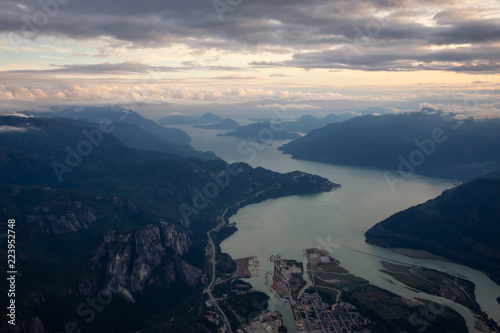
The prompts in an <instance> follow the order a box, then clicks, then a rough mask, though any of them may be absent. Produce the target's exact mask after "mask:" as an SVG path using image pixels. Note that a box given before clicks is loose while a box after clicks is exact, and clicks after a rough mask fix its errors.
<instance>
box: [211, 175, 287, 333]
mask: <svg viewBox="0 0 500 333" xmlns="http://www.w3.org/2000/svg"><path fill="white" fill-rule="evenodd" d="M279 188H281V184H280V183H276V184H275V185H273V186H271V187H270V188H268V189H266V190H262V191H260V192H257V193H256V194H255V195H254V196H253V197H252V198H248V199H243V200H240V201H238V202H237V203H235V204H233V205H231V206H230V207H227V208H226V209H224V212H223V213H222V214H221V216H220V218H219V219H220V222H219V224H217V226H216V227H215V228H213V229H211V230H210V231H208V232H207V237H208V245H207V249H209V248H210V249H211V250H207V251H206V252H207V253H209V254H210V256H211V258H210V262H211V264H212V278H211V279H210V283H209V284H208V286H207V288H205V293H206V294H207V295H208V297H209V299H210V301H211V302H212V303H213V304H214V305H215V307H216V308H217V310H218V311H219V312H220V314H221V315H222V319H223V320H224V324H225V325H226V332H229V333H232V330H231V324H230V323H229V320H228V319H227V316H226V314H225V313H224V311H223V310H222V308H221V307H220V305H219V302H217V300H216V299H215V297H214V295H213V294H212V291H213V289H214V284H215V255H216V249H215V244H214V241H213V240H212V236H210V234H211V233H212V231H219V230H220V228H221V227H223V226H225V225H226V223H227V221H226V220H225V216H226V213H227V211H228V210H229V209H231V208H234V207H238V206H239V205H240V204H241V203H243V202H245V201H248V200H251V199H255V198H256V197H258V196H259V195H261V194H262V193H265V192H268V191H271V190H277V189H279Z"/></svg>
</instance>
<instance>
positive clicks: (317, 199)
mask: <svg viewBox="0 0 500 333" xmlns="http://www.w3.org/2000/svg"><path fill="white" fill-rule="evenodd" d="M182 129H184V130H186V132H188V133H189V134H190V135H191V136H192V138H193V146H194V147H195V148H197V149H200V150H212V151H214V152H215V153H216V154H217V155H218V156H220V157H221V158H223V159H225V160H226V161H243V162H247V163H249V164H250V165H252V166H262V167H265V168H268V169H271V170H274V171H279V172H289V171H294V170H300V171H304V172H309V173H312V174H317V175H320V176H323V177H326V178H328V179H330V180H331V181H333V182H335V183H339V184H341V185H342V188H341V189H339V190H337V191H336V192H331V193H322V194H315V195H299V196H292V197H286V198H280V199H273V200H267V201H265V202H262V203H259V204H255V205H250V206H247V207H244V208H243V209H241V210H239V211H238V213H237V214H236V215H234V216H233V217H231V219H230V221H232V222H236V223H237V226H238V228H239V231H238V232H237V233H235V234H234V235H233V236H231V237H230V238H228V239H227V240H225V241H224V242H223V243H222V244H221V247H222V250H223V251H224V252H227V253H229V254H230V255H231V256H232V257H233V258H241V257H248V256H257V257H258V259H259V260H260V265H261V267H260V270H259V271H260V273H259V276H256V277H252V278H251V279H250V280H249V282H250V283H252V285H253V286H254V287H255V288H257V289H260V290H262V291H264V292H267V293H268V294H270V295H271V297H273V295H272V293H271V292H270V284H266V279H265V272H267V271H272V269H273V266H272V263H271V262H269V256H270V255H271V254H276V253H278V252H279V253H280V254H282V255H283V257H284V258H291V259H298V260H301V259H302V250H303V249H305V248H310V247H322V248H326V249H327V250H329V251H332V252H333V253H332V255H333V257H335V258H336V259H338V260H340V262H341V264H342V266H343V267H345V268H346V269H348V270H349V271H351V272H352V273H353V274H355V275H358V276H361V277H362V278H364V279H366V280H368V281H370V283H372V284H374V285H376V286H378V287H381V288H384V289H387V290H389V291H391V292H393V293H396V294H398V295H401V296H404V297H407V298H412V297H414V296H417V297H420V298H426V299H429V300H434V301H437V300H439V298H437V297H435V296H430V295H427V296H425V295H424V294H422V293H419V294H418V295H417V294H416V293H414V292H412V291H410V290H408V289H406V288H404V285H402V284H401V283H399V282H397V281H394V279H392V278H390V277H389V276H387V275H385V274H383V273H381V272H380V271H379V269H381V264H380V260H381V259H380V257H383V258H388V259H393V260H397V261H399V262H403V263H410V264H416V265H420V266H424V267H428V268H433V269H437V270H440V271H443V272H446V273H449V274H452V275H459V276H463V277H466V278H467V279H469V280H470V281H472V282H474V283H475V284H476V297H477V300H478V302H479V304H480V305H481V307H482V309H483V311H485V312H487V313H488V315H489V316H490V317H492V318H493V319H495V320H497V321H500V305H499V304H498V303H497V302H496V297H499V296H500V286H498V285H496V284H495V283H494V282H492V281H491V280H490V279H489V278H488V277H487V276H485V275H484V274H483V273H481V272H479V271H476V270H474V269H471V268H468V267H465V266H461V265H457V264H453V263H445V262H441V261H434V260H422V259H413V258H409V257H406V256H403V255H400V254H397V253H394V252H392V251H391V250H389V249H383V248H379V247H376V246H372V245H369V244H366V243H365V238H364V236H363V234H364V233H365V232H366V231H367V230H368V229H369V228H370V227H372V226H373V225H374V224H376V223H377V222H379V221H381V220H383V219H385V218H387V217H389V216H390V215H392V214H394V213H396V212H398V211H400V210H403V209H406V208H408V207H411V206H414V205H417V204H419V203H422V202H425V201H427V200H429V199H432V198H434V197H436V196H438V195H439V194H441V192H442V191H443V190H445V189H448V188H451V187H453V186H454V185H455V184H456V182H454V181H451V180H444V179H432V178H427V177H421V176H412V177H410V178H408V179H406V180H405V181H404V182H401V183H398V184H397V185H396V188H395V190H394V191H391V189H390V188H389V186H388V185H387V183H386V180H385V177H384V171H381V170H377V169H370V168H358V167H345V166H333V165H326V164H321V163H314V162H307V161H299V160H294V159H291V158H290V156H288V155H283V154H282V153H281V152H280V151H278V150H277V147H279V146H281V145H282V144H283V143H284V141H279V142H278V141H275V142H273V143H272V146H265V147H264V149H262V148H263V147H258V148H260V149H262V150H258V149H257V148H255V158H252V157H253V154H250V153H248V152H247V153H244V154H240V153H238V147H239V146H240V148H241V145H244V144H247V142H245V140H244V139H239V138H233V137H217V136H215V134H217V133H223V132H224V131H207V130H195V129H191V128H189V127H183V128H182ZM246 147H247V148H248V147H249V146H248V145H247V146H246ZM240 151H241V149H240ZM395 155H396V156H395V157H397V154H395ZM383 277H384V278H383ZM387 278H388V279H390V280H393V281H394V282H395V283H394V284H391V283H389V282H388V281H387ZM443 302H445V304H447V305H449V306H450V307H452V308H453V309H454V310H456V311H457V312H459V313H460V314H462V315H463V316H464V318H465V319H466V321H467V324H468V327H469V331H471V332H474V331H476V330H475V329H474V327H473V324H474V320H473V317H472V315H471V313H470V311H469V310H468V309H466V308H464V307H463V306H460V305H458V304H456V303H451V302H449V301H447V300H443ZM271 308H276V309H280V310H282V311H284V309H283V306H282V305H281V304H280V303H278V302H277V301H273V300H272V301H271ZM284 312H285V319H286V323H287V327H288V328H289V331H290V332H294V331H295V330H294V325H293V318H292V317H291V313H290V311H288V312H287V311H284Z"/></svg>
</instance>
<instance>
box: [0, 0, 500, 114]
mask: <svg viewBox="0 0 500 333" xmlns="http://www.w3.org/2000/svg"><path fill="white" fill-rule="evenodd" d="M499 70H500V0H495V1H490V0H487V1H464V0H419V1H412V0H367V1H359V0H336V1H329V0H307V1H298V0H271V1H269V0H268V1H263V0H189V1H188V0H161V1H159V0H146V1H137V0H134V1H131V0H106V1H97V0H85V1H82V0H80V1H77V0H24V1H14V0H2V1H1V2H0V104H1V106H0V110H17V109H26V108H44V107H46V106H48V105H62V104H75V105H76V104H86V105H92V104H97V105H103V104H120V105H124V106H129V107H130V108H132V109H141V108H142V109H151V110H156V111H157V113H158V115H168V114H179V113H184V114H185V113H189V112H194V113H201V112H202V111H204V110H222V111H226V112H236V111H238V110H239V111H250V112H252V111H254V112H256V113H258V112H259V110H260V111H262V110H269V109H272V108H281V109H289V110H296V111H300V112H303V113H313V114H314V113H317V114H321V113H331V112H335V113H341V112H348V111H359V110H362V109H364V108H367V107H383V108H387V109H389V110H393V111H397V110H405V109H413V108H420V107H422V106H424V105H425V106H432V107H436V108H440V109H451V110H466V111H470V112H475V113H478V114H484V115H491V114H496V113H497V112H498V113H500V103H499V102H500V101H499V99H498V96H499V91H500V90H499V89H500V75H499V74H498V73H499Z"/></svg>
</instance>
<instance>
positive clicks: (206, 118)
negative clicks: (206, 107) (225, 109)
mask: <svg viewBox="0 0 500 333" xmlns="http://www.w3.org/2000/svg"><path fill="white" fill-rule="evenodd" d="M223 120H224V118H222V117H219V116H218V115H216V114H213V113H211V112H207V113H205V114H203V115H201V116H184V115H175V116H167V117H163V118H161V119H158V121H157V122H158V123H159V124H162V125H197V124H212V123H218V122H221V121H223Z"/></svg>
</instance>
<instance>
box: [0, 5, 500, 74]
mask: <svg viewBox="0 0 500 333" xmlns="http://www.w3.org/2000/svg"><path fill="white" fill-rule="evenodd" d="M58 1H60V2H61V3H62V2H67V0H64V1H62V0H40V1H33V2H23V3H20V2H18V1H14V0H3V1H2V2H1V3H0V31H3V32H7V33H17V34H20V35H21V36H24V37H27V38H36V37H37V36H41V35H50V36H56V37H58V38H61V37H65V38H73V39H92V38H97V37H102V36H106V37H112V38H114V39H115V40H117V41H122V42H126V43H128V44H127V45H128V47H132V48H135V47H159V46H168V45H172V44H173V43H183V44H187V45H188V46H190V47H191V48H192V49H193V50H196V51H198V52H203V51H205V50H209V49H213V48H217V49H221V50H227V51H244V52H257V51H269V52H276V53H294V54H295V56H294V57H293V59H292V60H290V61H285V62H281V63H279V64H274V63H255V64H254V65H260V66H263V65H265V66H293V67H304V68H317V67H318V68H331V69H345V68H353V69H361V70H416V69H423V68H427V67H428V68H429V69H434V68H439V69H445V70H454V71H472V72H478V71H489V70H494V69H495V68H496V66H497V61H498V59H497V58H498V56H496V55H495V53H496V54H499V53H500V52H499V51H500V50H499V49H498V48H497V47H493V46H489V45H493V44H494V43H497V42H498V41H499V40H500V22H499V20H498V18H491V17H487V16H484V17H483V16H482V15H483V14H482V12H481V10H479V9H477V8H475V6H474V3H472V2H470V3H467V1H461V0H445V1H437V0H435V1H434V0H423V1H418V2H416V1H410V0H366V1H361V0H340V1H325V0H309V1H299V0H274V1H264V0H252V1H250V0H243V1H242V2H241V5H239V6H236V7H232V6H230V5H228V2H227V1H226V0H215V1H212V0H190V1H185V0H161V1H160V0H149V1H136V0H134V1H132V0H108V1H97V0H86V1H75V0H73V1H69V2H68V3H67V4H59V3H58ZM214 3H215V4H217V3H219V4H220V3H223V4H226V5H225V7H224V6H222V7H219V11H218V10H217V9H216V7H215V6H214ZM233 3H235V2H233ZM40 4H50V5H47V6H41V5H40ZM54 4H56V5H54ZM221 8H222V9H221ZM224 8H225V9H224ZM471 8H473V9H471ZM221 10H222V12H221ZM381 12H387V13H389V14H387V15H386V16H385V17H383V18H382V16H381V15H380V13H381ZM436 12H437V13H436ZM426 20H427V21H432V22H433V24H424V23H423V22H425V21H426ZM455 44H470V46H468V47H460V48H455V49H448V50H446V51H443V50H440V49H434V50H433V49H429V48H427V49H425V50H423V49H424V48H426V47H427V46H429V45H438V46H444V47H446V46H449V45H455ZM332 47H337V49H338V50H340V52H339V51H332V50H331V49H332ZM353 50H354V51H355V52H353ZM346 52H348V53H349V55H348V57H347V58H348V60H346V59H345V58H346V54H345V53H346ZM337 53H338V54H342V53H343V54H342V55H341V56H340V57H339V55H338V54H337ZM456 62H459V63H456ZM105 65H106V64H101V65H94V66H101V67H102V69H103V70H108V71H113V72H120V71H121V69H120V68H119V67H120V66H114V67H113V66H111V67H110V66H105ZM122 66H124V67H126V68H124V70H130V71H131V72H141V71H144V70H149V69H147V68H145V67H144V65H142V66H141V65H135V67H134V66H132V65H131V64H126V65H123V64H122ZM194 66H199V65H197V64H193V65H191V68H194ZM198 68H204V69H208V70H210V69H214V70H232V69H230V68H229V67H228V68H225V69H224V68H222V67H220V66H219V67H217V66H214V68H210V66H203V67H198ZM488 68H489V69H488ZM70 69H72V70H78V68H76V67H72V68H60V69H59V70H60V71H64V70H70ZM81 70H82V71H89V70H92V68H90V67H86V68H81ZM96 70H99V68H96ZM165 70H167V69H165ZM171 70H177V69H175V68H173V69H171Z"/></svg>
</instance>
